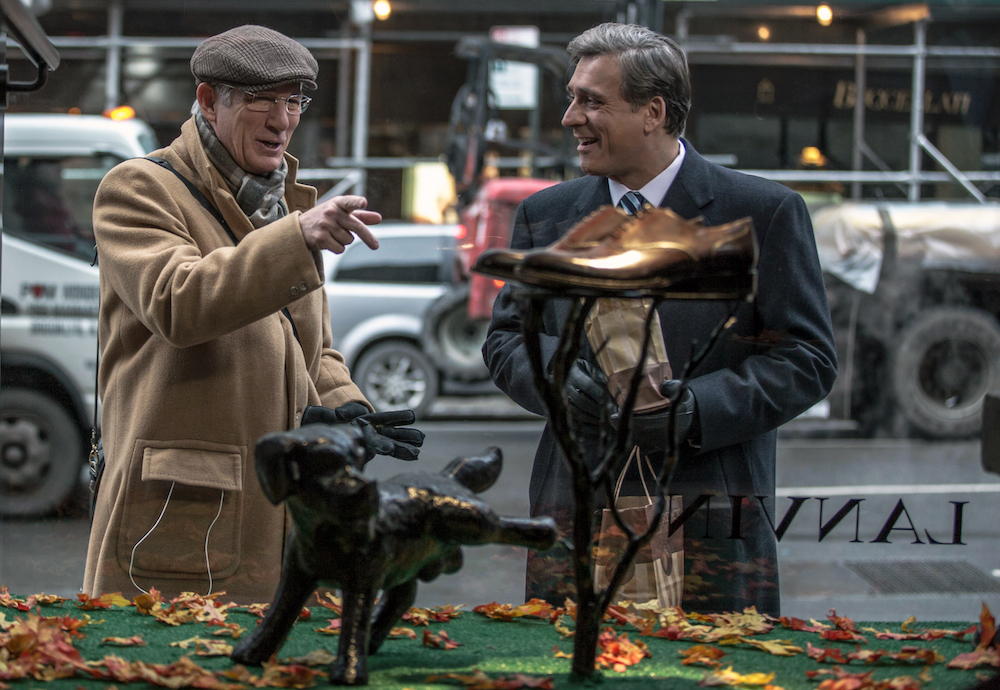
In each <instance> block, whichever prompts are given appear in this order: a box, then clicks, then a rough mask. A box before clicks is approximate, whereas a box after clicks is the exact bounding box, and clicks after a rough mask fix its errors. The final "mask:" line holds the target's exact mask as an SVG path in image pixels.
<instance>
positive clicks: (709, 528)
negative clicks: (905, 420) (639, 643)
mask: <svg viewBox="0 0 1000 690" xmlns="http://www.w3.org/2000/svg"><path fill="white" fill-rule="evenodd" d="M765 498H766V497H765V496H742V495H738V494H734V495H730V496H728V499H729V500H728V502H725V497H722V496H712V495H708V494H702V495H701V496H699V497H698V498H697V499H695V500H694V501H692V502H691V503H690V504H689V505H688V506H687V507H685V508H684V510H683V511H682V512H681V513H680V515H679V516H678V517H677V519H675V520H670V527H669V533H670V534H673V533H674V532H676V531H677V530H678V529H679V528H680V527H681V526H682V525H684V524H685V523H688V522H691V518H692V517H693V516H694V515H695V514H696V513H699V514H700V515H701V517H700V518H699V519H698V520H695V521H694V522H691V524H689V525H688V526H687V529H691V530H697V528H698V527H699V526H700V523H701V522H702V520H704V525H705V533H704V534H703V535H699V536H700V538H703V539H742V538H743V530H744V528H745V524H744V523H745V520H744V512H747V511H749V510H753V511H756V510H757V509H758V508H757V506H759V510H760V512H762V513H763V515H764V517H765V518H766V521H767V523H768V525H769V526H770V528H771V530H772V531H773V532H774V535H775V537H777V539H778V541H781V539H782V537H784V536H785V534H786V533H787V532H788V529H789V527H791V525H792V523H793V522H794V521H795V519H796V517H797V516H798V515H799V511H800V510H801V509H802V507H803V505H805V504H806V502H807V501H816V502H818V503H819V523H818V525H817V532H816V541H817V542H821V541H823V540H824V539H826V538H827V536H829V534H830V532H832V531H833V529H834V528H835V527H837V525H839V524H840V523H842V522H844V521H845V520H847V519H848V518H849V517H851V516H853V518H854V538H853V539H851V540H849V543H862V542H868V543H871V544H891V543H893V541H892V540H893V539H896V540H897V541H898V540H900V539H903V538H905V539H907V540H911V541H910V543H911V544H938V545H951V546H966V543H965V542H963V541H962V520H963V516H964V511H965V506H966V505H968V504H969V503H970V502H969V501H948V503H950V504H951V506H952V507H951V508H947V506H945V508H944V509H945V510H946V511H948V513H950V515H951V522H952V525H951V540H950V541H948V540H947V539H944V540H942V539H939V538H936V537H934V536H932V535H931V533H930V531H929V530H927V529H923V530H921V529H919V528H918V526H917V523H916V522H915V521H914V520H913V518H912V517H911V516H910V512H909V511H908V510H907V508H906V504H905V503H904V502H903V499H902V498H899V499H897V501H896V505H895V507H893V508H892V510H891V511H889V513H888V515H887V516H886V517H885V520H884V522H881V528H880V529H879V530H878V531H877V533H874V534H870V535H867V536H868V537H873V538H870V539H869V538H862V534H861V512H862V510H863V509H864V507H863V505H862V504H863V503H864V502H865V499H864V498H848V499H847V500H846V501H845V502H844V504H843V505H841V506H840V507H839V508H837V509H836V511H835V512H834V511H833V508H834V506H833V505H830V506H827V504H826V502H827V501H829V500H831V499H830V498H829V497H818V496H789V497H788V498H789V499H790V500H791V505H789V506H788V508H787V509H786V510H785V513H784V515H783V516H782V518H781V521H780V522H777V521H776V518H777V514H775V515H774V516H773V517H772V515H771V514H770V513H769V512H768V509H767V506H766V505H765V504H764V501H765ZM755 502H756V503H755ZM720 503H721V505H720ZM713 510H716V511H719V510H723V511H725V512H727V513H729V514H730V515H731V520H730V521H729V524H730V529H729V530H728V533H721V532H715V531H713V530H715V529H716V528H718V527H719V524H720V521H719V520H713V519H712V517H711V516H712V511H713ZM948 513H945V515H947V514H948ZM664 519H667V518H666V517H664ZM879 519H880V520H881V516H879ZM800 521H801V520H800ZM776 523H777V526H775V525H776ZM846 524H850V523H846ZM942 536H943V535H942V534H939V535H938V537H942ZM921 537H923V538H921Z"/></svg>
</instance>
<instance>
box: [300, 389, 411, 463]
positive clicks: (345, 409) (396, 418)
mask: <svg viewBox="0 0 1000 690" xmlns="http://www.w3.org/2000/svg"><path fill="white" fill-rule="evenodd" d="M415 419H416V415H414V413H413V410H395V411H393V412H369V411H368V408H367V407H365V406H364V405H362V404H361V403H356V402H351V403H347V404H346V405H341V406H340V407H338V408H336V409H332V410H331V409H330V408H329V407H320V406H319V405H307V406H306V409H305V411H304V412H303V413H302V426H306V425H307V424H353V425H354V426H356V427H357V428H358V429H360V430H361V436H362V441H363V442H364V444H365V450H366V451H367V453H368V458H367V459H368V460H371V459H372V458H373V457H375V456H376V455H390V456H392V457H394V458H398V459H399V460H416V459H417V456H418V455H420V446H422V445H423V444H424V432H422V431H418V430H417V429H408V428H405V427H404V426H403V425H405V424H413V422H414V420H415Z"/></svg>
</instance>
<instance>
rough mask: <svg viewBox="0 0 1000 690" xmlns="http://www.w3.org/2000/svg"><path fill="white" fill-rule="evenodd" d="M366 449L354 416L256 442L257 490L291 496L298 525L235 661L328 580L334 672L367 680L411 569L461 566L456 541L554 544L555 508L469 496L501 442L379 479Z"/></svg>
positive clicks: (344, 679)
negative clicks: (336, 602) (335, 621)
mask: <svg viewBox="0 0 1000 690" xmlns="http://www.w3.org/2000/svg"><path fill="white" fill-rule="evenodd" d="M366 457H367V456H366V452H365V448H364V445H363V442H362V436H361V432H360V431H359V430H357V429H355V428H353V427H351V426H350V425H320V424H315V425H311V426H305V427H300V428H299V429H295V430H293V431H286V432H281V433H275V434H269V435H267V436H264V437H262V438H261V439H260V440H259V441H258V442H257V449H256V465H257V474H258V476H259V477H260V481H261V484H262V486H263V489H264V493H265V494H266V495H267V497H268V499H269V500H270V501H271V502H272V503H275V504H277V503H278V502H280V501H283V500H285V501H287V506H288V510H289V512H290V514H291V517H292V522H293V529H292V534H291V537H290V539H289V542H288V547H287V548H286V550H285V555H284V560H283V562H282V572H281V581H280V583H279V584H278V591H277V592H276V593H275V596H274V601H273V602H272V603H271V607H270V610H269V611H268V612H267V616H266V617H265V618H264V620H263V622H262V623H261V624H260V626H259V627H258V628H257V629H256V630H255V631H254V632H253V633H251V634H250V635H248V636H247V637H245V638H244V639H243V640H242V641H241V642H240V643H239V644H238V645H237V646H236V648H235V649H234V650H233V653H232V659H233V661H236V662H238V663H242V664H253V665H256V664H260V663H261V662H263V661H266V660H268V659H269V658H270V657H271V655H272V654H274V653H275V652H276V651H277V650H278V648H279V647H280V646H281V645H282V643H283V642H284V641H285V638H286V637H287V636H288V633H289V632H290V631H291V629H292V625H293V624H294V623H295V620H296V618H297V617H298V615H299V612H300V611H301V610H302V606H303V605H304V604H305V603H306V600H307V599H308V598H309V596H310V595H311V594H312V593H313V591H314V590H315V589H316V587H317V586H318V585H320V584H324V585H327V586H332V587H337V588H340V590H341V592H342V594H343V605H344V606H343V614H342V618H343V621H342V627H341V632H340V646H339V649H338V651H337V661H336V662H335V663H334V664H333V665H332V667H331V668H330V681H331V682H332V683H336V684H340V685H366V684H367V683H368V665H367V655H368V654H374V653H375V652H376V651H377V650H378V648H379V646H380V645H381V644H382V642H383V641H385V638H386V636H388V634H389V631H390V630H391V629H392V627H393V625H394V624H395V623H396V622H397V621H398V620H399V619H400V618H401V617H402V615H403V614H404V613H406V611H407V610H408V609H409V608H410V606H412V605H413V601H414V598H415V597H416V592H417V579H418V578H419V579H421V580H423V581H425V582H427V581H429V580H432V579H434V578H435V577H437V576H438V575H440V574H441V573H453V572H455V571H457V570H458V569H459V568H460V567H461V566H462V551H461V546H462V545H463V544H516V545H520V546H525V547H528V548H532V549H538V550H545V549H549V548H551V547H552V546H553V545H554V544H555V541H556V536H557V535H556V527H555V523H554V522H553V521H552V519H551V518H541V519H527V518H523V519H521V518H505V517H499V516H497V515H496V514H495V513H494V512H493V511H492V509H490V507H489V506H488V505H486V504H485V503H483V502H482V501H481V500H479V499H478V498H477V497H476V496H475V494H477V493H480V492H482V491H485V490H486V489H488V488H489V487H490V486H492V485H493V482H495V481H496V479H497V477H499V476H500V470H501V468H502V465H503V460H502V456H501V454H500V449H499V448H489V449H487V450H486V451H485V453H484V454H483V455H482V456H480V457H472V458H456V459H455V460H453V461H452V462H451V463H449V464H448V466H447V467H445V468H444V469H443V470H442V471H441V472H440V473H438V474H433V475H432V474H427V473H412V474H401V475H397V476H395V477H393V478H392V479H390V480H387V481H384V482H382V483H381V484H378V485H376V482H375V481H374V480H373V479H371V478H369V477H366V476H364V475H363V474H362V473H361V470H362V469H363V467H364V464H365V461H366ZM379 591H381V592H382V598H381V599H380V600H379V603H378V606H377V607H376V606H374V602H375V598H376V596H377V594H378V592H379ZM373 609H374V612H373Z"/></svg>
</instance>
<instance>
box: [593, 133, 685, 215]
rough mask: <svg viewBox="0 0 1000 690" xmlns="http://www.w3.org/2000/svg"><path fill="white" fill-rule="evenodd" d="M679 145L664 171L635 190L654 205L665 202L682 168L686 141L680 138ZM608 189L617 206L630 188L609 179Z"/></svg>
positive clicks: (612, 200)
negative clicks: (675, 155) (675, 154)
mask: <svg viewBox="0 0 1000 690" xmlns="http://www.w3.org/2000/svg"><path fill="white" fill-rule="evenodd" d="M677 146H678V151H677V157H676V158H674V160H673V162H672V163H670V165H668V166H667V167H666V168H665V169H664V170H663V172H661V173H660V174H659V175H657V176H656V177H654V178H653V179H652V180H650V181H649V182H647V183H646V184H645V185H644V186H643V188H642V189H636V190H634V191H637V192H639V193H640V194H642V196H643V198H644V199H645V200H646V201H648V202H649V203H650V204H652V205H653V206H660V205H661V204H662V203H663V199H664V198H665V197H666V196H667V191H668V190H669V189H670V185H672V184H673V183H674V180H675V179H676V178H677V173H678V172H679V171H680V169H681V164H682V163H683V162H684V142H682V141H680V140H679V139H678V141H677ZM608 190H609V191H610V192H611V203H613V204H614V205H615V206H617V205H618V202H620V201H621V200H622V197H623V196H625V192H627V191H629V188H628V187H626V186H625V185H623V184H621V183H620V182H615V181H614V180H611V179H608Z"/></svg>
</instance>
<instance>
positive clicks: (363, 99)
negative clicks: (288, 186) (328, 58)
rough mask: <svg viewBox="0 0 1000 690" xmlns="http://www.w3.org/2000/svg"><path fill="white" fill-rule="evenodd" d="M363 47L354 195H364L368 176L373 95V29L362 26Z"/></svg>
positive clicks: (357, 80)
mask: <svg viewBox="0 0 1000 690" xmlns="http://www.w3.org/2000/svg"><path fill="white" fill-rule="evenodd" d="M361 40H362V47H360V48H358V62H357V65H356V66H355V68H354V146H353V147H352V149H353V150H352V153H353V154H354V161H355V163H356V164H357V166H358V168H360V171H359V172H360V177H359V178H358V181H357V182H356V183H355V184H354V193H355V194H361V195H363V194H364V193H365V183H366V182H367V178H368V174H367V172H366V171H365V170H364V168H363V165H364V161H365V158H367V157H368V99H369V96H370V94H371V83H370V82H371V71H372V70H371V66H372V27H371V24H370V23H367V22H366V23H364V24H362V25H361Z"/></svg>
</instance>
